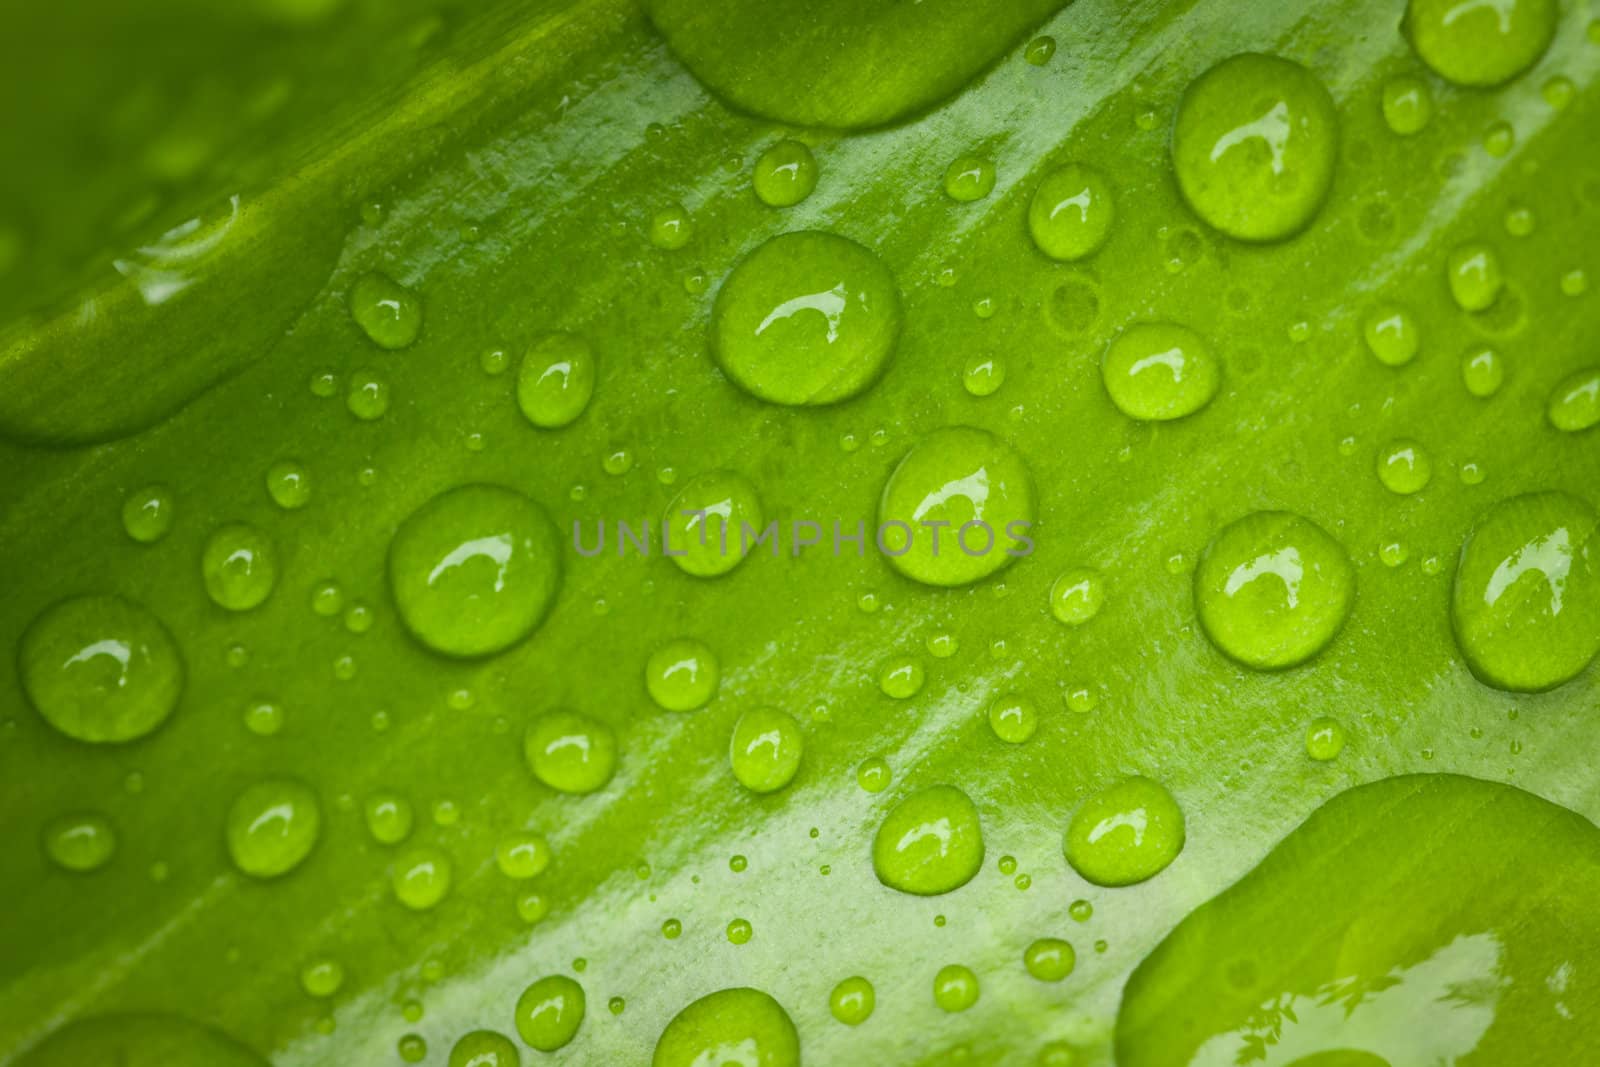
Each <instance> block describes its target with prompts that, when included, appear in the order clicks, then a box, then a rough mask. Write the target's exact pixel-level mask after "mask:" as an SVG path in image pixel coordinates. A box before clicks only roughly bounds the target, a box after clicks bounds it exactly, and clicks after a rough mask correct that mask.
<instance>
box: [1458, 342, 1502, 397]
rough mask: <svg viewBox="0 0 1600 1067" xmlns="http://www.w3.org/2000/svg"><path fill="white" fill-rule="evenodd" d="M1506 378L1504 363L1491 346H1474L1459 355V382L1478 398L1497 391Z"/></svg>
mask: <svg viewBox="0 0 1600 1067" xmlns="http://www.w3.org/2000/svg"><path fill="white" fill-rule="evenodd" d="M1505 380H1506V364H1505V360H1504V359H1502V358H1501V356H1500V353H1498V352H1496V351H1495V350H1494V349H1492V348H1474V349H1470V350H1469V351H1467V353H1466V354H1465V355H1463V356H1462V357H1461V383H1462V384H1463V385H1465V386H1466V387H1467V392H1469V393H1471V394H1472V395H1473V396H1475V397H1478V398H1480V399H1482V398H1486V397H1491V396H1493V395H1494V394H1495V393H1497V392H1499V390H1500V386H1501V385H1502V384H1503V383H1504V382H1505Z"/></svg>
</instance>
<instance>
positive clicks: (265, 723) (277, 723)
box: [244, 700, 284, 737]
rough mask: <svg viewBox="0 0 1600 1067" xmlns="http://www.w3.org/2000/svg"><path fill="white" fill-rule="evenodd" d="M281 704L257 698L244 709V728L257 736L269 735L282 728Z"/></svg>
mask: <svg viewBox="0 0 1600 1067" xmlns="http://www.w3.org/2000/svg"><path fill="white" fill-rule="evenodd" d="M283 719H284V716H283V706H282V705H280V704H276V703H274V702H272V701H270V700H257V701H254V702H253V703H251V704H249V705H248V706H247V707H246V708H245V709H244V728H245V729H246V730H249V731H250V732H251V733H253V734H255V735H256V736H257V737H271V736H273V735H274V734H276V733H278V732H279V731H281V730H282V729H283Z"/></svg>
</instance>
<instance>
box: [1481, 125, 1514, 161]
mask: <svg viewBox="0 0 1600 1067" xmlns="http://www.w3.org/2000/svg"><path fill="white" fill-rule="evenodd" d="M1516 145H1517V131H1515V130H1513V129H1512V128H1511V124H1510V123H1508V122H1496V123H1493V124H1492V125H1490V127H1489V128H1488V129H1487V130H1485V131H1483V150H1484V151H1485V152H1487V153H1489V154H1490V155H1491V156H1493V157H1495V158H1496V159H1500V158H1502V157H1504V156H1507V155H1509V154H1510V153H1511V150H1512V149H1513V148H1515V147H1516Z"/></svg>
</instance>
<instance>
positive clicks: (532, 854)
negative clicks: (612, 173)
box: [494, 831, 550, 881]
mask: <svg viewBox="0 0 1600 1067" xmlns="http://www.w3.org/2000/svg"><path fill="white" fill-rule="evenodd" d="M494 861H495V863H496V865H498V866H499V868H500V873H501V874H503V875H505V876H506V877H507V878H512V879H516V880H518V881H524V880H526V879H529V878H537V877H539V875H541V874H543V873H544V870H545V868H546V867H548V866H550V842H549V841H546V840H545V838H544V835H543V834H536V833H533V832H531V831H522V832H520V833H515V834H510V835H509V836H506V837H502V838H501V839H500V842H499V843H498V844H497V845H495V847H494Z"/></svg>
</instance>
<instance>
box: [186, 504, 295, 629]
mask: <svg viewBox="0 0 1600 1067" xmlns="http://www.w3.org/2000/svg"><path fill="white" fill-rule="evenodd" d="M200 572H201V575H202V576H203V577H204V578H205V583H206V593H207V594H209V595H210V597H211V599H212V600H213V601H215V602H216V604H217V606H218V607H223V608H227V609H228V610H229V611H249V610H250V609H251V608H254V607H258V606H259V605H260V604H261V602H262V601H264V600H266V599H267V597H268V596H270V595H271V594H272V587H273V585H275V584H276V583H277V580H278V553H277V551H276V550H275V549H274V548H273V547H272V542H271V541H270V540H268V538H267V535H266V534H264V533H262V532H261V531H260V530H257V529H256V528H255V527H254V526H248V525H246V524H244V523H242V522H236V523H229V524H228V525H227V526H219V527H218V528H217V529H216V530H215V531H214V532H213V533H212V534H211V537H210V538H209V539H208V540H207V541H206V547H205V550H204V551H203V552H202V553H201V556H200Z"/></svg>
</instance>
